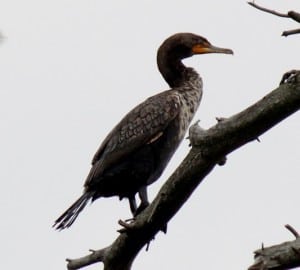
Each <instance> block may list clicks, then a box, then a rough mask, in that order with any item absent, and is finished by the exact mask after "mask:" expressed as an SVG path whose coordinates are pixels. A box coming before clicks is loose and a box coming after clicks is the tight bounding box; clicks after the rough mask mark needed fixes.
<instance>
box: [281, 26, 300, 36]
mask: <svg viewBox="0 0 300 270" xmlns="http://www.w3.org/2000/svg"><path fill="white" fill-rule="evenodd" d="M296 34H300V28H299V29H294V30H286V31H283V32H282V34H281V35H282V36H284V37H287V36H290V35H296Z"/></svg>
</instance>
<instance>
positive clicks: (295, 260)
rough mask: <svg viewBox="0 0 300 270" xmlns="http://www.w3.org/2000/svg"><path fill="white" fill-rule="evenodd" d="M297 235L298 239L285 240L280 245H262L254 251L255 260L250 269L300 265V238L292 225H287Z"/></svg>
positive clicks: (271, 269)
mask: <svg viewBox="0 0 300 270" xmlns="http://www.w3.org/2000/svg"><path fill="white" fill-rule="evenodd" d="M285 227H286V228H287V229H288V230H292V233H293V234H294V235H295V234H296V235H297V236H296V240H294V241H289V242H284V243H282V244H280V245H275V246H271V247H266V248H265V247H262V248H261V249H259V250H256V251H254V259H255V262H254V264H253V265H251V266H250V267H249V268H248V270H280V269H291V268H295V267H299V265H300V238H299V235H298V233H297V232H296V231H295V230H294V229H293V228H292V227H291V226H290V225H286V226H285Z"/></svg>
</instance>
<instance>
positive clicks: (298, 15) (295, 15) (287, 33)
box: [248, 1, 300, 37]
mask: <svg viewBox="0 0 300 270" xmlns="http://www.w3.org/2000/svg"><path fill="white" fill-rule="evenodd" d="M248 4H249V5H250V6H252V7H254V8H257V9H259V10H261V11H263V12H267V13H270V14H273V15H275V16H279V17H283V18H290V19H293V20H294V21H296V22H299V23H300V13H298V12H296V11H289V12H288V13H287V14H285V13H280V12H277V11H275V10H271V9H268V8H265V7H262V6H259V5H257V4H256V3H255V2H254V1H252V2H248ZM299 33H300V28H299V29H294V30H287V31H283V32H282V34H281V35H282V36H285V37H287V36H290V35H295V34H299Z"/></svg>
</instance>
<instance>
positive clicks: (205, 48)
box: [192, 43, 233, 54]
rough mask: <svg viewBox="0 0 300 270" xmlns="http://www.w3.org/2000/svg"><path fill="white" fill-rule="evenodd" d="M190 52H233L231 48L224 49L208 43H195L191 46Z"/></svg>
mask: <svg viewBox="0 0 300 270" xmlns="http://www.w3.org/2000/svg"><path fill="white" fill-rule="evenodd" d="M192 52H193V53H194V54H204V53H225V54H233V51H232V50H231V49H225V48H220V47H216V46H213V45H211V44H209V43H207V44H197V45H195V46H193V48H192Z"/></svg>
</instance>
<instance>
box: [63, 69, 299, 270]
mask: <svg viewBox="0 0 300 270" xmlns="http://www.w3.org/2000/svg"><path fill="white" fill-rule="evenodd" d="M299 109H300V72H299V71H295V70H293V71H291V72H288V73H287V74H286V75H284V76H283V79H282V80H281V84H280V86H279V87H278V88H277V89H275V90H274V91H272V92H271V93H270V94H268V95H267V96H265V97H264V98H262V99H261V100H260V101H258V102H257V103H255V104H254V105H252V106H250V107H249V108H247V109H245V110H244V111H242V112H240V113H238V114H236V115H233V116H232V117H230V118H222V119H220V120H219V121H218V123H217V124H216V125H215V126H213V127H211V128H210V129H208V130H204V129H202V128H200V127H199V126H198V125H197V123H196V124H195V125H193V126H192V127H191V129H190V134H189V137H190V141H191V143H192V149H191V150H190V152H189V153H188V155H187V156H186V158H185V159H184V160H183V162H182V163H181V164H180V166H179V167H178V168H177V169H176V171H175V172H174V173H173V174H172V175H171V177H170V178H169V179H168V180H167V181H166V183H165V184H164V185H163V186H162V188H161V190H160V191H159V193H158V195H157V196H156V198H155V199H154V200H153V202H152V203H151V204H150V205H149V206H148V207H147V208H146V209H145V210H144V211H143V212H142V213H141V214H139V215H138V216H137V217H136V219H135V221H134V222H132V223H129V224H128V223H124V222H120V224H122V225H124V227H125V228H124V229H123V230H122V231H123V232H122V233H121V234H120V235H119V237H118V238H117V239H116V240H115V241H114V242H113V243H112V245H111V246H109V247H108V248H105V249H103V250H100V251H95V252H94V253H92V254H89V255H87V256H85V257H83V258H80V259H76V260H71V259H69V260H68V269H69V270H70V269H79V268H80V267H83V266H86V265H89V264H92V263H95V262H100V261H101V262H103V264H104V270H130V269H131V265H132V262H133V261H134V259H135V257H136V256H137V254H138V253H139V251H140V250H141V249H142V248H143V247H144V246H145V245H147V244H149V242H150V241H151V240H153V239H154V236H155V235H156V234H157V233H158V232H159V231H160V230H161V229H162V228H165V226H166V224H167V223H168V221H169V220H170V219H171V218H172V217H173V216H174V215H175V214H176V213H177V211H178V210H179V209H180V208H181V207H182V206H183V204H184V203H185V201H186V200H187V199H188V198H189V197H190V196H191V194H192V193H193V191H194V190H195V188H196V187H197V186H198V185H199V184H200V183H201V182H202V180H203V179H204V178H205V176H206V175H207V174H208V173H209V172H210V171H211V170H212V169H213V168H214V167H215V165H216V164H218V163H219V162H220V160H224V157H225V156H226V155H227V154H229V153H230V152H232V151H234V150H236V149H237V148H239V147H240V146H242V145H244V144H246V143H248V142H250V141H253V140H256V138H258V137H259V136H260V135H261V134H263V133H264V132H266V131H267V130H269V129H270V128H272V127H273V126H274V125H276V124H278V123H279V122H280V121H282V120H283V119H285V118H286V117H288V116H289V115H291V114H293V113H294V112H296V111H297V110H299ZM297 241H299V242H300V240H299V239H298V240H297ZM297 248H298V247H297ZM297 250H298V249H297ZM299 250H300V249H299ZM98 253H99V256H97V254H98ZM299 265H300V263H299ZM252 270H253V269H252Z"/></svg>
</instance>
